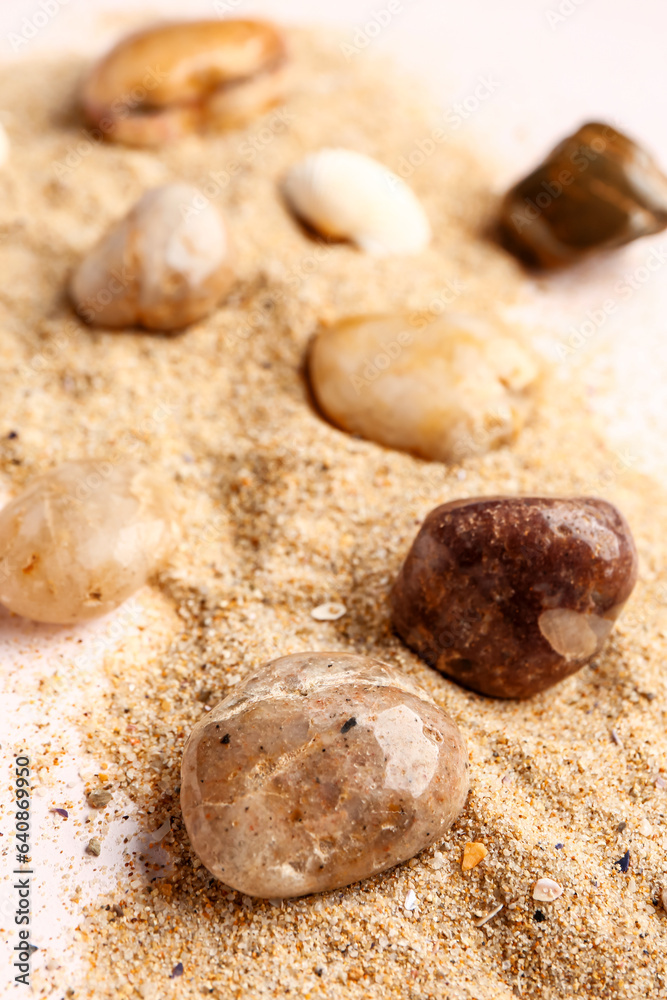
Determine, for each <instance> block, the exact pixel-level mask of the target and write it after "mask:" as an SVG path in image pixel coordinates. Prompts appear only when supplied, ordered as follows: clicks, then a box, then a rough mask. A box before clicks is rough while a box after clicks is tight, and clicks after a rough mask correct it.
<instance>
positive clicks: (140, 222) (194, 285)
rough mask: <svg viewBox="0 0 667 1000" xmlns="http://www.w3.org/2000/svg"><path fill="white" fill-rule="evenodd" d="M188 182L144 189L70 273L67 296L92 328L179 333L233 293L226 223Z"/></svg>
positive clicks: (230, 253)
mask: <svg viewBox="0 0 667 1000" xmlns="http://www.w3.org/2000/svg"><path fill="white" fill-rule="evenodd" d="M201 198H202V195H201V192H200V191H199V190H198V189H197V188H196V187H194V186H193V185H192V184H185V183H183V182H178V183H174V184H163V185H162V186H161V187H157V188H153V189H152V190H151V191H147V192H146V193H145V194H144V195H142V197H141V198H140V199H139V201H138V202H137V203H136V204H135V205H134V207H133V208H132V209H131V210H130V211H129V212H128V213H127V215H126V216H125V217H124V218H123V219H120V220H119V221H118V222H116V223H115V224H114V225H112V226H111V227H110V229H109V230H108V231H107V233H106V234H105V235H104V236H103V237H102V239H101V240H100V241H99V242H98V243H97V245H96V246H94V247H92V248H91V250H90V251H89V252H88V253H87V254H86V256H85V257H84V258H83V260H82V261H81V262H80V264H79V266H78V267H77V268H76V270H75V271H74V274H73V275H72V279H71V282H70V293H71V296H72V300H73V302H74V305H75V306H76V309H77V311H78V313H79V314H80V315H81V316H82V317H83V319H85V320H86V322H87V323H91V324H92V325H94V326H106V327H110V328H119V327H130V326H143V327H145V328H146V329H148V330H177V329H180V328H182V327H184V326H188V325H189V324H190V323H195V322H196V321H197V320H200V319H202V318H203V317H204V316H208V315H209V313H211V312H213V310H214V309H215V308H216V307H217V305H218V303H219V302H220V300H221V299H222V298H223V297H224V296H225V295H226V294H227V292H228V291H229V290H230V288H231V287H232V285H233V283H234V280H235V274H234V269H233V252H232V249H231V244H230V239H229V234H228V231H227V226H226V225H225V222H224V219H223V218H222V216H221V215H220V212H219V211H218V209H217V208H216V207H215V205H213V203H212V202H210V201H205V203H204V204H203V205H202V204H201Z"/></svg>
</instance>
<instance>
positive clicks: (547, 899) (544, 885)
mask: <svg viewBox="0 0 667 1000" xmlns="http://www.w3.org/2000/svg"><path fill="white" fill-rule="evenodd" d="M562 895H563V887H562V886H560V885H559V884H558V882H554V880H553V879H552V878H540V879H538V880H537V882H536V883H535V888H534V889H533V899H538V900H540V902H542V903H552V902H553V901H554V899H558V897H559V896H562Z"/></svg>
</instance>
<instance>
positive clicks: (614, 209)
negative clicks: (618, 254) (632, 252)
mask: <svg viewBox="0 0 667 1000" xmlns="http://www.w3.org/2000/svg"><path fill="white" fill-rule="evenodd" d="M665 226H667V177H665V175H664V174H663V173H662V171H661V170H660V168H659V167H658V165H657V164H656V163H655V161H654V160H653V159H652V157H651V156H649V154H648V153H647V152H646V151H645V150H643V149H642V148H641V147H640V146H638V145H637V144H636V143H635V142H633V141H632V139H629V138H628V137H627V136H626V135H623V133H622V132H619V131H618V130H617V129H615V128H612V126H611V125H605V124H604V123H600V122H589V123H588V124H587V125H583V126H582V127H581V128H580V129H579V130H578V131H577V132H575V133H574V135H571V136H568V137H567V138H566V139H564V140H563V141H562V142H560V143H559V144H558V146H556V148H555V149H553V150H552V151H551V153H549V155H548V156H547V158H546V159H545V160H544V162H543V163H541V164H540V166H539V167H537V168H536V169H535V170H534V171H533V172H532V173H531V174H529V175H528V176H527V177H525V178H524V179H523V180H521V181H519V183H518V184H516V185H515V186H514V187H513V188H512V189H511V190H510V191H509V192H508V193H507V195H506V196H505V198H504V201H503V203H502V207H501V213H500V229H501V235H502V238H503V240H504V241H505V243H506V244H507V245H508V247H509V249H511V250H512V251H513V252H514V253H516V254H517V256H519V257H522V258H523V259H525V260H526V261H527V262H528V263H530V264H537V265H538V266H540V267H546V268H548V267H560V266H562V265H564V264H571V263H575V262H576V261H578V260H580V259H582V258H583V257H585V256H587V255H588V254H590V253H592V252H594V251H598V250H604V249H609V248H612V247H618V246H621V245H622V244H624V243H629V242H630V241H631V240H635V239H637V238H638V237H640V236H649V235H650V234H651V233H657V232H660V230H662V229H664V228H665Z"/></svg>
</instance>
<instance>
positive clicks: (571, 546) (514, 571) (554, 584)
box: [391, 497, 637, 698]
mask: <svg viewBox="0 0 667 1000" xmlns="http://www.w3.org/2000/svg"><path fill="white" fill-rule="evenodd" d="M636 578H637V554H636V550H635V545H634V541H633V538H632V535H631V533H630V529H629V527H628V525H627V523H626V522H625V520H624V518H623V516H622V515H621V514H620V512H619V511H618V510H617V509H616V507H614V506H613V504H610V503H608V502H607V501H605V500H598V499H595V498H590V497H581V498H579V497H576V498H572V499H556V498H544V497H491V498H483V497H482V498H476V499H471V500H455V501H454V502H452V503H447V504H443V505H442V506H441V507H437V508H436V509H435V510H434V511H432V512H431V513H430V514H429V515H428V517H427V518H426V520H425V521H424V523H423V525H422V527H421V528H420V530H419V533H418V535H417V537H416V539H415V541H414V543H413V546H412V548H411V550H410V552H409V553H408V556H407V559H406V560H405V563H404V564H403V566H402V568H401V571H400V573H399V575H398V578H397V580H396V583H395V585H394V589H393V592H392V596H391V604H392V616H393V622H394V626H395V628H396V630H397V632H398V633H399V635H400V636H401V637H402V638H403V639H404V640H405V642H406V643H407V644H408V646H410V647H411V648H412V649H414V650H415V652H417V653H418V654H419V655H420V656H421V657H422V659H424V660H426V662H427V663H429V664H430V665H431V666H433V667H436V668H437V669H438V670H440V671H442V673H444V674H447V676H448V677H451V678H453V679H454V680H456V681H458V682H459V683H460V684H463V685H464V686H465V687H469V688H472V689H473V690H474V691H479V692H480V693H481V694H487V695H493V696H496V697H500V698H527V697H529V696H530V695H533V694H536V693H537V692H538V691H544V690H545V689H546V688H549V687H551V686H552V685H553V684H556V683H557V682H558V681H560V680H562V679H563V678H564V677H568V676H569V675H570V674H572V673H574V672H575V671H577V670H579V669H580V668H581V667H582V666H583V665H584V664H585V663H587V662H588V661H589V660H590V659H591V658H592V657H593V656H595V655H596V653H598V652H599V651H600V649H601V648H602V646H603V645H604V642H605V640H606V638H607V637H608V635H609V633H610V632H611V630H612V627H613V624H614V621H615V620H616V618H617V617H618V615H619V614H620V612H621V609H622V608H623V605H624V604H625V602H626V601H627V599H628V597H629V596H630V593H631V591H632V588H633V587H634V585H635V581H636Z"/></svg>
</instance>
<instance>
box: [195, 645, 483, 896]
mask: <svg viewBox="0 0 667 1000" xmlns="http://www.w3.org/2000/svg"><path fill="white" fill-rule="evenodd" d="M181 775H182V780H181V805H182V809H183V818H184V820H185V825H186V828H187V831H188V836H189V837H190V843H191V844H192V847H193V848H194V850H195V851H196V853H197V854H198V855H199V857H200V859H201V860H202V861H203V862H204V864H205V865H206V867H207V868H208V869H209V871H210V872H212V874H213V875H215V876H216V877H217V878H219V879H221V881H223V882H224V883H226V884H227V885H229V886H231V887H232V888H234V889H237V890H238V891H240V892H243V893H245V894H247V895H249V896H260V897H262V898H268V899H280V898H285V897H289V896H301V895H304V894H306V893H311V892H325V891H327V890H329V889H335V888H338V887H340V886H344V885H349V884H350V883H352V882H356V881H358V880H359V879H363V878H368V877H369V876H371V875H375V874H377V873H378V872H382V871H385V870H386V869H387V868H390V867H392V865H395V864H398V863H399V862H401V861H407V860H408V859H409V858H411V857H413V856H414V855H415V854H417V853H418V852H419V851H421V850H423V848H425V847H428V846H430V845H431V844H432V843H433V842H434V841H437V839H438V838H439V837H441V836H442V834H443V833H444V831H445V830H447V829H448V828H449V827H450V826H451V825H452V823H453V822H454V820H455V819H456V817H457V816H458V814H459V812H460V811H461V809H462V808H463V804H464V802H465V799H466V795H467V792H468V756H467V752H466V749H465V744H464V742H463V739H462V737H461V734H460V733H459V731H458V729H457V727H456V726H455V724H454V723H453V722H452V720H451V719H450V718H449V717H448V716H447V715H445V713H444V712H442V710H441V709H440V708H438V707H437V706H436V705H434V704H433V702H432V701H431V700H430V699H429V698H428V696H427V695H426V693H425V692H424V691H422V690H421V689H419V688H417V687H415V686H414V685H413V684H412V683H411V682H410V681H409V680H408V678H407V677H406V676H405V674H403V673H401V672H399V671H397V670H394V669H392V668H391V667H389V666H387V665H386V664H384V663H381V662H379V661H378V660H372V659H369V658H368V657H365V656H356V655H353V654H348V653H298V654H295V655H293V656H284V657H281V658H280V659H278V660H274V661H273V662H271V663H267V664H265V665H264V667H262V668H261V669H260V670H258V671H257V672H256V673H254V674H253V675H252V676H251V677H249V678H248V679H247V680H245V681H244V682H243V683H242V684H241V685H239V686H238V687H236V688H235V689H234V691H233V692H232V694H231V695H229V697H228V698H226V699H225V701H223V702H222V703H221V704H220V705H218V706H217V707H216V708H215V709H214V710H213V711H212V712H211V713H210V714H209V715H207V716H206V717H205V718H204V719H202V720H201V721H200V722H199V723H198V724H197V726H196V727H195V729H194V730H193V732H192V734H191V735H190V738H189V740H188V742H187V744H186V747H185V751H184V754H183V765H182V772H181Z"/></svg>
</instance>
